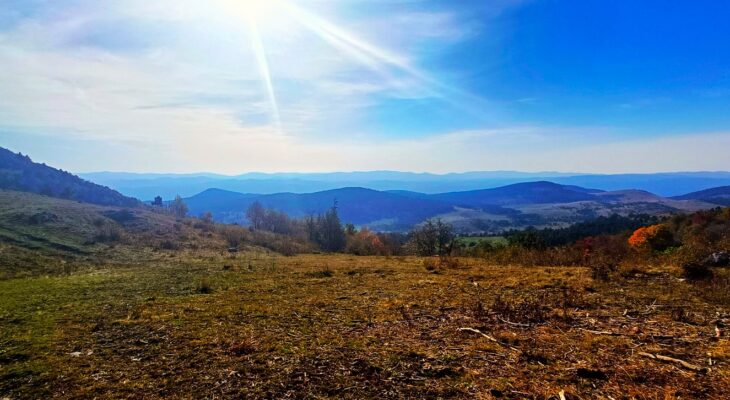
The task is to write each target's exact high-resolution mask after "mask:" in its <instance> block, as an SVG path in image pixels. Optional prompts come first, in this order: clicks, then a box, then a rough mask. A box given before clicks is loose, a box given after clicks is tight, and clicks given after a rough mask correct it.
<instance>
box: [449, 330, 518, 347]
mask: <svg viewBox="0 0 730 400" xmlns="http://www.w3.org/2000/svg"><path fill="white" fill-rule="evenodd" d="M457 331H459V332H472V333H476V334H478V335H481V336H482V337H483V338H485V339H487V340H489V341H490V342H494V343H497V344H498V345H500V346H504V347H506V348H508V349H510V350H514V351H517V352H520V353H521V352H522V350H520V349H518V348H516V347H512V346H510V345H508V344H505V343H502V342H500V341H499V340H497V338H495V337H494V336H490V335H487V334H486V333H484V332H482V331H480V330H479V329H474V328H459V329H457Z"/></svg>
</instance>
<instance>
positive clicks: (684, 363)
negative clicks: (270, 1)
mask: <svg viewBox="0 0 730 400" xmlns="http://www.w3.org/2000/svg"><path fill="white" fill-rule="evenodd" d="M639 355H640V356H642V357H647V358H651V359H652V360H658V361H664V362H670V363H674V364H679V365H681V366H682V367H684V368H687V369H689V370H692V371H695V372H700V373H703V374H706V373H708V372H710V369H709V368H705V367H700V366H698V365H694V364H690V363H688V362H687V361H684V360H680V359H677V358H672V357H667V356H663V355H661V354H651V353H644V352H640V353H639Z"/></svg>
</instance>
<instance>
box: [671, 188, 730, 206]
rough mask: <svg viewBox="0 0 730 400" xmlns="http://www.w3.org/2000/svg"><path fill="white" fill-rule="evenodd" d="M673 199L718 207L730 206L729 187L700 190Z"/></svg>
mask: <svg viewBox="0 0 730 400" xmlns="http://www.w3.org/2000/svg"><path fill="white" fill-rule="evenodd" d="M673 198H674V199H676V200H699V201H704V202H707V203H712V204H717V205H720V206H730V186H721V187H716V188H712V189H706V190H700V191H698V192H692V193H687V194H685V195H682V196H676V197H673Z"/></svg>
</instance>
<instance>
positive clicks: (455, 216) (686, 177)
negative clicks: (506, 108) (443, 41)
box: [0, 149, 730, 233]
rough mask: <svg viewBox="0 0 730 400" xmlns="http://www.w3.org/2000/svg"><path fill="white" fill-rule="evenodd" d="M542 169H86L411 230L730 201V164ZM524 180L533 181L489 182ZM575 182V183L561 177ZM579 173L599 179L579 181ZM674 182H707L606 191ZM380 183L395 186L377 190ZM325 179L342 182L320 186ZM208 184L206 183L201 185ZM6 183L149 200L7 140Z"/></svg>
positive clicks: (236, 219) (110, 199)
mask: <svg viewBox="0 0 730 400" xmlns="http://www.w3.org/2000/svg"><path fill="white" fill-rule="evenodd" d="M535 175H539V174H532V173H520V172H505V171H503V172H473V173H463V174H447V175H434V174H416V173H402V172H389V171H381V172H353V173H330V174H247V175H242V176H240V177H223V176H220V175H212V174H207V175H197V176H192V175H191V176H180V175H166V174H149V175H139V174H121V173H97V174H86V175H84V177H86V178H90V179H94V180H96V181H97V182H101V183H105V184H109V185H110V186H112V187H113V188H114V189H118V190H120V191H121V192H123V193H125V194H127V195H129V196H134V194H133V193H149V195H144V196H138V197H140V198H142V199H147V198H149V197H153V195H157V194H162V195H167V196H165V197H166V200H170V199H171V197H173V196H172V195H169V192H166V191H169V190H173V189H175V188H179V189H182V190H180V191H179V193H182V194H186V193H192V194H191V195H188V196H185V202H186V203H187V204H188V206H189V208H190V214H191V215H193V216H197V215H201V214H203V213H204V212H208V211H210V212H212V213H213V215H214V217H215V219H216V220H218V221H221V222H227V223H237V224H244V225H245V224H247V223H248V221H247V219H246V217H245V212H246V210H247V209H248V207H249V206H250V205H251V204H253V203H254V202H256V201H258V202H260V203H262V204H263V205H264V206H265V207H267V208H271V209H275V210H278V211H281V212H284V213H286V214H288V215H290V216H291V217H295V218H301V217H304V216H307V215H316V214H320V213H323V212H324V211H326V210H327V209H329V208H330V207H332V205H333V204H336V205H337V207H338V210H339V213H340V216H341V217H342V219H343V221H346V222H351V223H354V224H356V225H360V226H368V227H370V228H371V229H375V230H381V231H407V230H410V229H412V228H413V227H414V226H415V225H417V224H419V223H421V222H423V221H424V220H426V219H428V218H441V219H443V220H445V221H446V222H448V223H450V224H452V225H453V226H454V227H455V228H456V230H457V231H459V232H463V233H473V232H484V233H499V232H502V231H504V230H507V229H519V228H524V227H527V226H537V227H554V226H565V225H569V224H572V223H576V222H581V221H585V220H588V219H592V218H596V217H598V216H608V215H612V214H620V215H629V214H638V213H645V214H667V213H675V212H685V211H695V210H700V209H708V208H713V207H716V206H718V205H727V204H728V202H730V200H729V199H730V185H728V186H719V187H714V188H710V189H706V188H705V186H707V185H712V184H715V183H717V182H724V181H725V180H726V179H727V180H728V181H730V174H729V173H724V172H717V173H674V174H671V173H667V174H654V175H630V176H623V180H622V178H621V177H622V176H618V175H594V176H587V175H584V176H567V175H566V174H560V173H554V175H555V176H553V177H551V178H550V181H547V180H539V179H538V178H537V177H535ZM241 177H244V178H241ZM514 180H517V181H524V180H527V181H528V182H520V183H513V184H508V185H503V186H499V187H493V188H489V187H487V186H488V185H489V184H491V185H495V184H497V183H498V182H505V181H507V182H509V181H514ZM565 181H568V182H570V183H571V184H563V183H560V182H565ZM576 181H577V182H589V183H590V182H592V183H594V184H596V185H598V186H593V185H590V186H589V185H586V186H582V185H575V184H572V183H575V182H576ZM670 181H671V182H676V184H675V185H674V186H677V187H682V186H684V187H688V186H689V187H697V186H698V187H700V188H702V189H703V190H700V191H695V192H691V193H682V194H681V195H679V196H674V197H671V198H670V197H664V196H660V195H657V194H654V193H652V192H650V191H647V190H642V189H640V188H641V186H637V187H639V189H637V188H630V189H622V190H604V188H605V187H613V186H615V187H622V186H625V185H629V184H632V183H636V182H639V183H640V182H644V186H659V187H664V186H666V185H667V184H668V182H670ZM480 182H481V183H480ZM485 182H486V183H485ZM622 182H623V183H622ZM348 184H353V185H348ZM476 185H482V186H479V189H476V190H458V191H444V192H438V193H433V192H432V191H435V190H437V189H440V188H444V187H452V186H453V187H471V186H476ZM227 186H233V187H243V188H246V187H252V186H253V187H257V188H259V189H262V188H268V189H269V190H270V191H276V193H266V190H260V193H241V192H238V191H233V190H226V189H225V187H227ZM370 186H374V187H386V188H391V187H392V188H394V189H388V190H375V189H372V188H370ZM320 187H334V188H333V189H327V190H318V188H320ZM413 187H416V188H418V187H421V188H430V191H415V190H411V189H409V188H413ZM485 187H486V188H485ZM199 188H203V189H202V190H200V191H197V190H198V189H199ZM0 189H6V190H14V191H25V192H31V193H36V194H43V195H46V196H50V197H58V198H63V199H69V200H77V201H81V202H87V203H94V204H100V205H113V206H123V207H137V206H139V205H140V204H141V203H140V202H139V201H138V200H137V199H135V198H133V197H128V196H125V195H123V194H121V193H119V192H117V191H116V190H114V189H112V188H109V187H106V186H102V185H99V184H96V183H92V182H89V181H86V180H83V179H81V178H79V177H77V176H75V175H72V174H70V173H68V172H65V171H62V170H58V169H55V168H53V167H50V166H47V165H45V164H38V163H34V162H33V161H32V160H31V159H30V158H29V157H28V156H24V155H22V154H19V153H18V154H16V153H13V152H11V151H9V150H5V149H0ZM666 190H669V189H668V188H666ZM676 190H677V189H674V190H672V191H673V192H676ZM297 191H301V192H303V193H296V192H297Z"/></svg>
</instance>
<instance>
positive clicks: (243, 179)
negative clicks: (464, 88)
mask: <svg viewBox="0 0 730 400" xmlns="http://www.w3.org/2000/svg"><path fill="white" fill-rule="evenodd" d="M81 176H82V177H83V178H85V179H88V180H90V181H93V182H97V183H100V184H103V185H106V186H109V187H112V188H114V189H116V190H118V191H120V192H121V193H124V194H125V195H127V196H132V197H136V198H139V199H142V200H151V199H152V198H154V197H155V196H158V195H160V196H162V197H163V198H165V199H170V198H172V197H174V196H175V195H177V194H179V195H181V196H183V197H190V196H193V195H195V194H197V193H200V192H202V191H204V190H206V189H209V188H218V189H223V190H229V191H234V192H239V193H259V194H274V193H282V192H289V193H312V192H318V191H325V190H332V189H339V188H343V187H364V188H368V189H373V190H379V191H412V192H419V193H428V194H434V193H446V192H459V191H471V190H482V189H491V188H497V187H501V186H506V185H511V184H515V183H524V182H535V181H550V182H555V183H559V184H562V185H572V186H579V187H586V188H595V189H600V190H606V191H615V190H625V189H639V190H646V191H649V192H651V193H656V194H658V195H660V196H667V197H669V196H680V195H683V194H685V193H689V192H695V191H700V190H704V189H709V188H714V187H718V186H727V185H730V172H670V173H656V174H619V175H586V174H577V173H560V172H536V173H528V172H514V171H493V172H466V173H453V174H444V175H437V174H428V173H411V172H394V171H373V172H336V173H280V174H263V173H249V174H243V175H236V176H225V175H216V174H205V173H201V174H183V175H175V174H131V173H116V172H97V173H88V174H81Z"/></svg>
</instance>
